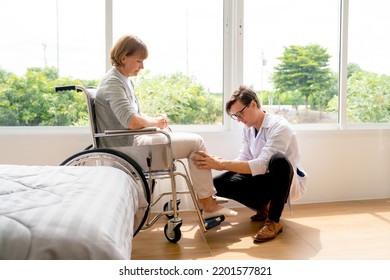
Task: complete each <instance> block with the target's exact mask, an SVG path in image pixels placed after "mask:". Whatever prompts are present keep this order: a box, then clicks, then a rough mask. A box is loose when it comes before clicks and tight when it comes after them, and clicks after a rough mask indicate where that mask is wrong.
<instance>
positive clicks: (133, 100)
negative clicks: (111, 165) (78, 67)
mask: <svg viewBox="0 0 390 280" xmlns="http://www.w3.org/2000/svg"><path fill="white" fill-rule="evenodd" d="M147 57H148V49H147V46H146V45H145V43H144V42H142V41H141V40H140V39H139V38H138V37H136V36H132V35H126V36H123V37H121V38H120V39H119V40H118V41H117V42H116V43H115V45H114V46H113V48H112V49H111V64H112V65H113V67H112V68H111V69H110V70H109V71H108V72H107V73H106V74H105V76H104V77H103V78H102V80H101V81H100V84H99V87H98V90H97V92H96V100H95V112H96V122H97V127H98V130H99V131H100V132H102V131H104V130H113V129H142V128H145V127H151V126H155V127H158V128H160V129H165V128H167V126H168V118H167V116H166V115H165V114H160V115H158V116H155V117H151V116H147V115H144V114H141V112H140V106H139V104H138V101H137V97H136V94H135V90H134V86H133V83H132V81H131V79H129V78H130V77H135V76H137V75H138V73H139V72H140V71H141V70H142V69H143V68H144V64H143V63H144V60H145V59H146V58H147ZM170 137H171V141H172V154H173V157H174V158H175V159H184V158H187V159H191V158H192V157H194V156H198V155H196V153H195V152H197V151H206V146H205V143H204V141H203V139H202V137H201V136H199V135H197V134H194V133H170ZM161 142H162V139H161V136H157V135H142V136H141V137H136V138H135V139H132V138H131V137H128V136H124V137H104V138H102V139H101V142H100V144H101V146H104V147H123V146H131V145H146V144H160V143H161ZM188 168H189V173H190V177H191V180H192V184H193V186H194V190H195V192H196V194H197V196H198V199H199V203H200V206H201V207H202V208H203V216H204V218H210V217H215V216H219V215H225V217H229V216H235V215H237V212H235V211H233V210H231V209H228V208H224V207H222V206H221V205H219V204H218V203H217V202H216V200H215V199H214V197H213V196H214V195H215V194H216V190H215V188H214V185H213V179H212V173H211V171H210V170H205V169H203V170H202V169H198V168H197V167H196V166H195V164H194V162H193V161H192V160H188Z"/></svg>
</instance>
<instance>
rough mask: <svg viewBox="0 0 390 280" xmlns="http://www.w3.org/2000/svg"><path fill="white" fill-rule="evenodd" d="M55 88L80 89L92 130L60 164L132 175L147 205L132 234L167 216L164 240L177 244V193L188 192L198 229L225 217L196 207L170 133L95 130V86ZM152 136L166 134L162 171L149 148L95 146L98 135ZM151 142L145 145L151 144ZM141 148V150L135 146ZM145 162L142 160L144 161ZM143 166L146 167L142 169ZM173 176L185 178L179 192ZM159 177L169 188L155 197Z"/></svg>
mask: <svg viewBox="0 0 390 280" xmlns="http://www.w3.org/2000/svg"><path fill="white" fill-rule="evenodd" d="M55 90H56V91H57V92H60V91H70V90H75V91H78V92H83V93H84V94H85V97H86V101H87V108H88V116H89V122H90V128H91V133H92V145H90V146H89V147H87V148H86V149H85V150H84V151H81V152H79V153H77V154H74V155H72V156H71V157H69V158H68V159H66V160H65V161H64V162H62V163H61V165H72V166H75V165H109V166H113V167H116V168H119V169H121V170H123V171H125V172H126V173H127V174H129V175H130V176H131V177H133V179H134V181H135V182H136V183H137V184H139V185H140V186H141V188H142V189H143V190H144V195H145V198H146V201H147V202H148V207H147V209H146V211H145V216H144V217H143V219H142V221H141V224H140V225H138V226H137V229H136V230H135V232H134V236H135V235H136V234H137V233H138V232H139V231H140V230H146V229H148V228H150V227H151V226H153V225H154V223H155V222H156V221H157V220H158V219H160V218H161V217H162V216H164V215H165V216H166V217H168V218H169V221H168V223H167V224H166V225H165V227H164V234H165V237H166V238H167V240H168V241H169V242H171V243H176V242H178V241H179V240H180V239H181V230H180V227H181V226H182V223H183V220H182V218H180V217H179V213H180V210H179V207H178V205H179V203H180V199H178V198H177V195H178V194H190V195H191V198H192V201H193V204H194V206H195V212H196V214H197V216H198V219H199V224H200V228H201V229H202V230H203V232H206V231H207V230H209V229H211V228H213V227H215V226H217V225H219V224H220V223H221V222H222V221H224V219H225V217H224V216H223V215H221V216H217V217H213V218H210V219H203V216H202V211H201V209H200V207H199V203H198V200H197V196H196V194H195V191H194V189H193V186H192V182H191V180H190V177H189V174H188V170H187V168H186V166H185V164H184V162H183V161H182V160H179V159H173V157H172V147H171V138H170V135H169V133H167V132H165V131H162V130H158V129H157V128H155V127H151V128H144V129H140V130H129V129H124V130H106V131H104V132H98V130H97V127H96V115H95V109H94V106H95V105H94V101H95V94H96V89H95V88H85V87H82V86H78V85H72V86H59V87H56V88H55ZM144 134H147V135H152V134H162V135H164V136H165V137H166V139H167V143H166V144H164V145H163V146H165V148H166V154H167V156H168V158H167V162H168V166H167V168H165V169H164V170H153V169H152V164H153V153H151V152H150V151H149V152H148V154H146V155H145V154H142V155H140V154H132V155H129V154H127V153H126V154H125V153H123V152H121V151H118V150H115V148H100V147H98V141H97V139H98V138H102V137H118V136H136V135H144ZM151 146H153V145H148V147H151ZM137 147H140V146H132V149H133V150H134V151H135V152H136V153H137ZM138 150H141V149H138ZM140 156H141V157H142V158H144V160H145V162H146V166H147V168H142V167H141V166H143V167H145V164H142V163H140V162H137V161H136V160H135V159H134V157H136V158H138V159H139V158H140ZM145 162H144V163H145ZM176 163H179V164H181V166H182V167H183V169H184V173H183V172H179V171H177V169H176ZM145 169H146V170H145ZM176 176H181V177H182V178H184V181H185V182H186V184H187V189H188V190H187V191H178V190H177V188H176ZM161 179H169V180H170V182H171V191H170V192H162V193H160V194H159V195H158V196H157V197H156V198H154V195H153V193H154V187H155V183H156V181H157V180H161ZM168 195H171V196H172V199H171V200H170V201H168V202H167V203H165V204H164V207H163V210H162V211H161V212H159V213H157V214H155V215H152V214H151V211H150V210H151V208H152V207H153V206H154V205H156V203H157V202H159V201H160V200H161V199H162V198H163V197H165V196H168Z"/></svg>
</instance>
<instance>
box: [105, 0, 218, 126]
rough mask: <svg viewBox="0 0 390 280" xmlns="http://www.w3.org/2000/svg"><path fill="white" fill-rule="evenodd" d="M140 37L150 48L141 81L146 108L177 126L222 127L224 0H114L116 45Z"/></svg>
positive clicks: (138, 85)
mask: <svg viewBox="0 0 390 280" xmlns="http://www.w3.org/2000/svg"><path fill="white" fill-rule="evenodd" d="M125 34H134V35H136V36H138V37H139V38H140V39H141V40H143V41H144V42H145V43H146V45H147V46H148V49H149V57H148V59H147V60H145V62H144V67H145V69H144V70H143V71H142V72H141V74H140V76H139V77H138V78H137V80H136V91H137V95H138V96H139V99H140V103H141V109H142V111H143V112H144V113H146V114H149V115H156V114H158V113H160V112H165V113H167V114H168V117H169V119H170V121H171V123H173V124H221V123H222V119H223V117H222V116H223V115H222V102H223V94H222V89H223V1H222V0H219V1H209V0H196V1H193V0H172V1H161V0H144V1H135V0H132V1H130V0H114V1H113V37H114V42H115V41H116V40H117V39H118V38H119V37H121V36H122V35H125Z"/></svg>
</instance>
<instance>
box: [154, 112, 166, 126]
mask: <svg viewBox="0 0 390 280" xmlns="http://www.w3.org/2000/svg"><path fill="white" fill-rule="evenodd" d="M156 126H157V127H158V128H161V129H164V128H166V127H167V126H168V117H167V115H166V114H159V115H158V116H157V117H156Z"/></svg>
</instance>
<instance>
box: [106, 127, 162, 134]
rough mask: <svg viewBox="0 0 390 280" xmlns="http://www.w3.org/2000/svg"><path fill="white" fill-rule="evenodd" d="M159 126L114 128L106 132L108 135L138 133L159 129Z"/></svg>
mask: <svg viewBox="0 0 390 280" xmlns="http://www.w3.org/2000/svg"><path fill="white" fill-rule="evenodd" d="M157 130H158V129H157V127H154V126H152V127H145V128H141V129H114V130H105V131H104V134H106V135H115V134H137V133H145V132H153V131H157Z"/></svg>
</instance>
